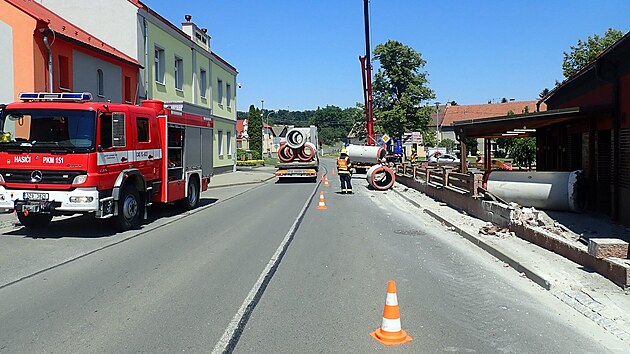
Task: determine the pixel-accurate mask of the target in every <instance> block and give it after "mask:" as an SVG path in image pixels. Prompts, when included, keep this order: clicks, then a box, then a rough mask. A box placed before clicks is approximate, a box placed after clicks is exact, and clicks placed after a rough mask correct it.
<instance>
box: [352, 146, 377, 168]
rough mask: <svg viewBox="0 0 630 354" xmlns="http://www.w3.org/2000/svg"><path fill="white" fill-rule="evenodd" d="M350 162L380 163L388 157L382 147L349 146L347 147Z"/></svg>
mask: <svg viewBox="0 0 630 354" xmlns="http://www.w3.org/2000/svg"><path fill="white" fill-rule="evenodd" d="M346 151H347V152H348V156H349V157H350V161H352V162H361V163H368V164H370V163H379V162H380V161H381V159H383V158H384V157H385V156H386V155H387V151H385V149H383V148H382V147H380V146H364V145H348V146H347V147H346Z"/></svg>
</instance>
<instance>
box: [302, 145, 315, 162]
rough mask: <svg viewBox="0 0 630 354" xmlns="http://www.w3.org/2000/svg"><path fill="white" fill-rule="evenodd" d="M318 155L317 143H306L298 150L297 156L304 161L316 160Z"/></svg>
mask: <svg viewBox="0 0 630 354" xmlns="http://www.w3.org/2000/svg"><path fill="white" fill-rule="evenodd" d="M316 156H317V148H316V147H315V144H311V143H305V144H304V146H302V148H301V149H299V150H298V151H297V158H298V159H299V160H300V161H302V162H308V161H313V160H315V157H316Z"/></svg>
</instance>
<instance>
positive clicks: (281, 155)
mask: <svg viewBox="0 0 630 354" xmlns="http://www.w3.org/2000/svg"><path fill="white" fill-rule="evenodd" d="M294 158H295V152H294V151H293V149H291V147H290V146H289V145H287V144H282V145H281V146H280V149H278V159H280V161H282V162H291V161H293V159H294Z"/></svg>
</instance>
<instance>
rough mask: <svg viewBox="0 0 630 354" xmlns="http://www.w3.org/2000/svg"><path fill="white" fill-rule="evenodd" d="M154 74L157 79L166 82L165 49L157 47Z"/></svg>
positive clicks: (162, 82)
mask: <svg viewBox="0 0 630 354" xmlns="http://www.w3.org/2000/svg"><path fill="white" fill-rule="evenodd" d="M153 60H154V64H153V74H154V75H155V81H156V82H159V83H161V84H164V49H162V48H159V47H155V58H154V59H153Z"/></svg>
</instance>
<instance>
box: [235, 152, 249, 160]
mask: <svg viewBox="0 0 630 354" xmlns="http://www.w3.org/2000/svg"><path fill="white" fill-rule="evenodd" d="M243 157H244V158H243ZM236 159H237V160H238V161H241V160H247V150H245V149H236Z"/></svg>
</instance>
